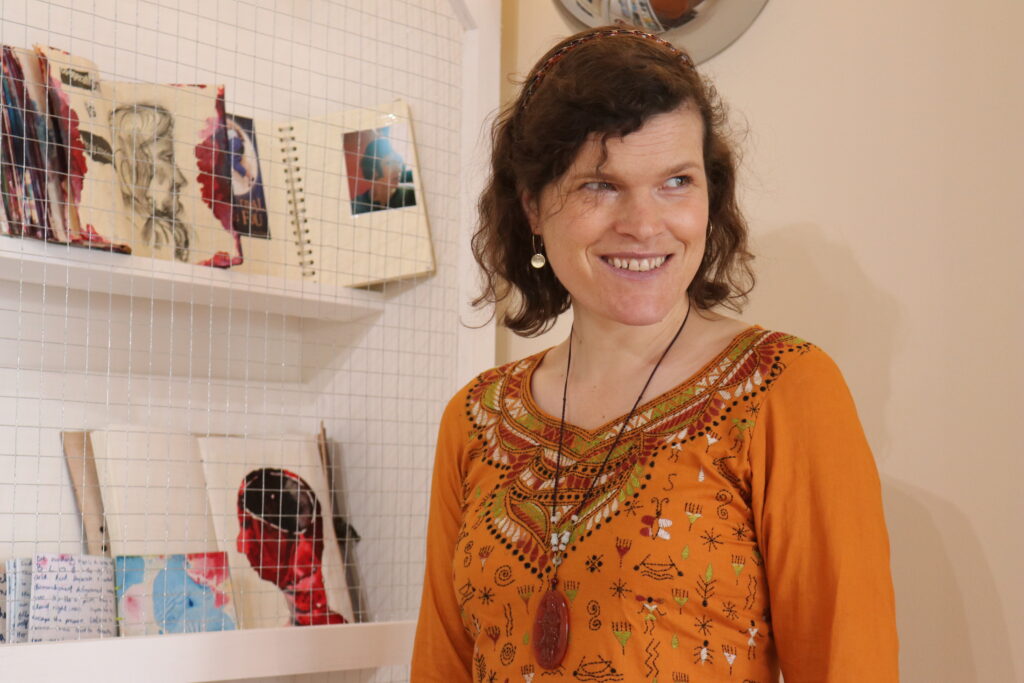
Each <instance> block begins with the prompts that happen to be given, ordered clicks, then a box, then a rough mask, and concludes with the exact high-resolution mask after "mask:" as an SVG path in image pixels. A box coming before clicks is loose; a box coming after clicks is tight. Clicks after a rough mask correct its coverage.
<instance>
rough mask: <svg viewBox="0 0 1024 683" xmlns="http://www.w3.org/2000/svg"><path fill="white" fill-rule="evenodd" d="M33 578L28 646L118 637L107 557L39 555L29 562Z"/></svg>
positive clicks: (111, 579) (110, 573) (112, 573)
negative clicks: (31, 644)
mask: <svg viewBox="0 0 1024 683" xmlns="http://www.w3.org/2000/svg"><path fill="white" fill-rule="evenodd" d="M31 572H32V579H31V582H32V587H31V597H30V599H29V609H28V641H29V642H32V643H38V642H46V641H58V640H80V639H83V638H102V637H110V636H115V635H117V620H116V616H115V603H114V562H113V560H111V559H110V558H109V557H96V556H94V555H68V554H52V553H42V554H37V555H35V556H34V557H33V558H32V564H31Z"/></svg>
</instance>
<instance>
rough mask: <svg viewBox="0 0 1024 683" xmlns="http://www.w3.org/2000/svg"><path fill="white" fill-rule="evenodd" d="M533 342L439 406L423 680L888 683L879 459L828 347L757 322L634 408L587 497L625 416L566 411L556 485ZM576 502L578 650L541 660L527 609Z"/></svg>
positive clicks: (566, 586)
mask: <svg viewBox="0 0 1024 683" xmlns="http://www.w3.org/2000/svg"><path fill="white" fill-rule="evenodd" d="M541 358H542V354H538V355H535V356H531V357H529V358H526V359H524V360H521V361H518V362H515V363H510V364H508V365H505V366H502V367H500V368H496V369H493V370H489V371H488V372H485V373H483V374H482V375H480V376H479V377H477V378H476V380H474V381H473V382H471V383H470V384H469V385H467V386H466V387H465V388H464V389H463V390H461V391H460V392H459V393H458V394H457V395H456V396H455V398H453V399H452V401H451V403H450V404H449V405H448V408H447V410H446V412H445V414H444V417H443V419H442V422H441V428H440V436H439V440H438V448H437V459H436V463H435V470H434V479H433V491H432V498H431V504H430V521H429V526H428V533H427V570H426V577H425V583H424V588H423V601H422V605H421V611H420V619H419V625H418V628H417V633H416V643H415V650H414V654H413V663H412V681H414V683H428V682H435V681H436V682H439V683H441V682H443V683H461V682H463V681H474V682H478V683H479V682H492V681H493V682H496V683H503V682H505V681H510V682H518V681H524V682H525V683H531V682H532V681H534V680H535V679H536V681H537V683H540V682H541V681H627V682H630V683H632V682H638V681H650V682H653V681H663V682H669V681H672V682H678V681H687V682H692V683H697V682H698V681H736V682H737V683H739V682H744V683H769V682H770V681H776V680H778V674H779V670H780V669H781V671H782V673H783V674H784V676H785V680H786V683H808V682H811V681H814V682H816V683H820V682H822V681H828V682H830V683H834V682H839V681H857V682H858V683H863V682H864V681H871V682H872V683H888V682H890V681H896V680H897V678H898V673H897V671H898V669H897V639H896V627H895V616H894V601H893V589H892V581H891V578H890V573H889V548H888V540H887V535H886V530H885V523H884V520H883V517H882V501H881V495H880V486H879V480H878V474H877V472H876V469H875V464H874V461H873V459H872V457H871V453H870V451H869V450H868V445H867V443H866V441H865V439H864V435H863V432H862V431H861V427H860V424H859V422H858V419H857V415H856V410H855V408H854V406H853V402H852V400H851V397H850V394H849V391H848V390H847V388H846V385H845V383H844V381H843V379H842V376H841V375H840V373H839V371H838V369H837V368H836V366H835V364H834V363H833V362H832V361H831V359H830V358H829V357H828V356H827V355H826V354H825V353H824V352H822V351H821V350H820V349H818V348H816V347H814V346H812V345H810V344H808V343H807V342H804V341H802V340H800V339H797V338H795V337H792V336H789V335H785V334H781V333H777V332H770V331H766V330H764V329H762V328H760V327H751V328H749V329H748V330H746V331H745V332H743V333H742V334H740V335H739V336H738V337H736V338H735V339H734V340H733V341H732V343H731V344H730V345H729V346H728V347H727V348H726V349H725V350H724V351H723V352H722V353H721V354H720V355H719V356H718V357H717V358H715V359H714V360H713V361H711V362H710V363H709V364H708V365H706V366H705V367H704V369H702V370H701V371H700V372H698V373H697V374H696V375H694V376H693V377H692V378H690V379H689V380H687V381H686V382H684V383H682V384H680V385H678V386H677V387H675V388H674V389H672V390H671V391H669V392H667V393H665V394H663V395H661V396H658V397H655V398H653V399H651V400H649V401H647V402H646V403H644V404H643V405H641V406H640V408H639V409H638V410H637V413H636V415H635V416H634V418H633V419H632V420H631V424H629V425H627V427H626V429H625V431H624V432H623V435H622V438H621V441H620V442H619V445H618V446H617V447H616V449H615V452H613V453H611V454H610V456H609V457H608V461H607V464H606V465H605V468H604V471H603V473H601V474H600V480H599V481H597V482H595V484H594V486H593V490H592V491H591V493H590V496H589V500H585V503H584V506H583V507H582V508H580V507H579V501H580V500H581V498H584V493H585V492H586V491H587V489H588V488H589V487H590V485H591V480H592V479H593V477H594V476H595V475H597V474H598V470H599V469H600V467H599V466H600V464H601V462H602V461H603V460H604V459H605V456H606V453H607V452H608V449H609V447H611V445H612V443H613V442H614V441H615V437H616V435H617V433H618V431H619V428H620V426H621V419H622V418H620V419H619V421H617V422H611V423H609V424H607V425H604V426H602V427H601V428H599V429H597V430H594V431H587V430H584V429H579V428H577V427H574V426H573V425H570V424H567V425H565V431H564V436H563V439H564V440H563V455H562V457H563V463H562V466H561V473H562V474H561V480H560V482H559V487H558V500H557V501H552V495H553V493H554V486H553V479H554V472H555V467H554V463H555V458H556V454H557V451H558V431H559V420H558V417H557V416H552V415H549V414H546V413H544V412H543V411H541V410H540V409H539V408H538V407H537V405H536V404H535V403H534V401H533V399H532V397H531V395H530V378H531V375H532V373H533V370H534V368H536V367H537V364H538V362H539V361H540V359H541ZM553 505H554V506H555V507H556V508H557V509H558V511H559V515H558V519H560V520H562V522H561V523H559V524H554V525H553V524H552V522H551V517H552V506H553ZM574 513H575V514H576V515H578V518H579V521H578V524H577V525H576V526H575V529H574V531H573V532H572V536H571V538H570V539H569V541H568V546H567V548H566V550H565V555H564V562H563V564H562V565H561V567H560V569H559V572H558V576H559V583H560V589H561V590H563V591H564V593H565V595H566V597H567V598H568V601H569V603H570V623H571V631H570V636H569V645H568V651H567V653H566V656H565V659H564V660H563V662H562V666H561V667H560V668H559V669H555V670H553V671H548V670H546V669H542V668H541V667H540V666H539V664H538V663H537V661H536V658H535V656H534V653H533V650H532V648H531V645H530V638H531V635H532V630H533V619H534V617H535V613H536V609H535V608H536V605H537V603H538V602H539V600H540V597H541V596H542V595H543V593H544V591H545V590H547V588H548V584H549V578H550V574H551V571H552V567H551V563H550V560H549V557H550V554H549V544H550V539H551V535H552V533H553V532H554V533H558V534H561V533H562V532H563V531H564V530H566V529H570V528H572V523H571V521H570V518H571V515H572V514H574Z"/></svg>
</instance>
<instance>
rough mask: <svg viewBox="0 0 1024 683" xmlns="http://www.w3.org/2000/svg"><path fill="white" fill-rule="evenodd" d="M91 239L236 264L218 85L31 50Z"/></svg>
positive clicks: (136, 250)
mask: <svg viewBox="0 0 1024 683" xmlns="http://www.w3.org/2000/svg"><path fill="white" fill-rule="evenodd" d="M36 50H37V52H38V53H39V54H40V55H41V57H42V58H43V60H44V62H43V63H44V64H45V67H46V70H47V73H46V76H47V82H48V84H49V88H50V90H51V92H52V95H51V98H50V99H51V101H53V102H54V107H53V108H54V110H55V111H56V112H57V120H58V126H57V128H58V129H59V130H60V133H61V137H62V139H63V140H65V141H66V143H65V144H66V148H67V149H68V155H69V158H70V159H71V161H70V162H69V164H68V183H67V184H68V187H69V188H70V192H69V196H70V198H71V203H72V204H73V205H74V206H75V208H76V210H77V212H78V215H79V218H80V223H81V226H82V227H81V229H80V231H81V232H82V233H83V235H85V236H86V237H87V238H88V239H89V240H90V241H95V242H98V243H105V244H111V245H117V246H118V247H119V248H121V249H122V250H124V248H125V247H127V248H129V249H130V250H131V253H133V254H135V255H137V256H149V257H153V258H159V259H165V260H173V261H178V262H182V263H191V264H197V265H205V266H217V267H230V266H234V265H238V264H240V263H241V262H242V259H243V256H242V253H241V242H240V239H239V235H237V234H236V233H235V232H234V230H233V229H232V226H231V205H230V189H229V187H228V166H227V163H228V156H227V153H226V152H227V138H226V135H227V131H226V122H225V115H224V88H223V86H217V85H205V84H200V85H180V84H171V85H163V84H155V83H128V82H117V81H106V80H104V79H102V78H101V76H100V72H99V69H98V67H97V66H96V64H94V63H92V62H90V61H89V60H86V59H82V58H80V57H75V56H73V55H70V54H68V53H66V52H64V51H62V50H58V49H55V48H48V47H42V46H37V47H36Z"/></svg>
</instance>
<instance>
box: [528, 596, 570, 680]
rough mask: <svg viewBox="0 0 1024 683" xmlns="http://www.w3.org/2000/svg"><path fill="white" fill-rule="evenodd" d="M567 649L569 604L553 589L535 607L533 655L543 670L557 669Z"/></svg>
mask: <svg viewBox="0 0 1024 683" xmlns="http://www.w3.org/2000/svg"><path fill="white" fill-rule="evenodd" d="M568 647H569V603H568V602H567V601H566V599H565V596H564V595H562V594H561V593H560V592H558V591H557V590H555V589H552V590H549V591H548V592H547V593H545V594H544V597H542V598H541V599H540V604H539V605H537V618H536V619H534V621H533V654H534V655H535V656H536V657H537V663H538V664H540V665H541V666H542V667H543V668H545V669H557V668H558V667H559V666H560V665H561V663H562V660H563V659H565V651H566V650H567V649H568Z"/></svg>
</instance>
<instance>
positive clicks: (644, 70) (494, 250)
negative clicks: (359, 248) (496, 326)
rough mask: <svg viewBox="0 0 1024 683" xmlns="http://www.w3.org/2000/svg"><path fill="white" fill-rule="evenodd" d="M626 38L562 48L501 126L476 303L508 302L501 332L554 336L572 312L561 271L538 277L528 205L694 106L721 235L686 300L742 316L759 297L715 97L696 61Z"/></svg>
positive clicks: (476, 244) (714, 222)
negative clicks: (601, 155) (596, 141)
mask: <svg viewBox="0 0 1024 683" xmlns="http://www.w3.org/2000/svg"><path fill="white" fill-rule="evenodd" d="M621 28H622V27H602V28H594V29H589V30H586V31H582V32H580V33H578V34H576V35H574V36H570V37H569V38H566V39H565V40H563V41H562V42H560V43H559V44H558V45H555V46H554V47H553V48H551V50H550V51H549V52H548V53H547V54H546V55H544V57H542V58H541V59H540V61H539V62H538V63H537V65H536V66H534V68H533V70H532V71H531V72H530V75H529V77H528V78H527V80H526V81H525V85H524V87H523V88H522V90H521V91H520V93H519V96H518V97H517V98H516V99H515V101H513V102H512V103H510V104H509V105H507V106H506V107H505V108H504V109H503V110H502V111H501V113H500V114H499V116H498V118H497V120H496V121H495V122H494V127H493V129H492V142H493V148H492V155H491V177H490V180H489V182H488V184H487V187H486V188H485V189H484V192H483V194H482V195H481V197H480V201H479V205H478V209H479V213H480V223H479V226H478V228H477V230H476V232H475V233H474V235H473V242H472V247H473V254H474V256H475V257H476V261H477V263H478V264H480V267H481V269H482V270H483V273H484V287H483V292H482V293H481V294H480V296H479V297H477V298H476V299H475V300H474V302H473V303H474V305H476V306H480V305H484V304H487V303H497V302H499V301H505V300H508V306H507V310H506V311H505V314H504V315H503V316H502V323H503V324H505V325H506V326H507V327H508V328H510V329H511V330H513V331H515V332H516V333H517V334H521V335H524V336H533V335H537V334H540V333H542V332H544V331H545V330H547V329H548V328H550V327H551V325H552V324H553V323H554V321H555V319H556V318H557V317H558V315H559V314H561V313H563V312H565V311H566V310H567V309H568V308H569V305H570V303H571V299H570V296H569V292H568V291H567V290H566V289H565V287H563V286H562V283H561V282H559V280H558V278H557V277H556V276H555V273H554V271H552V269H551V268H550V267H549V268H541V269H535V268H531V267H530V257H531V256H532V255H533V252H534V250H533V247H532V238H533V233H532V232H531V230H530V223H529V220H528V219H527V217H526V213H525V211H524V210H523V206H522V202H521V200H520V198H521V197H522V196H523V194H524V193H526V195H527V196H533V197H537V196H540V193H541V190H543V188H544V187H546V186H547V185H548V184H549V183H553V182H555V181H557V180H558V179H559V178H560V177H561V176H562V174H564V173H565V172H566V171H567V170H568V169H569V167H570V166H571V165H572V162H573V161H574V160H575V158H576V156H577V154H578V153H579V151H580V148H581V147H582V146H583V144H584V143H585V142H586V141H587V139H588V138H589V137H590V136H591V135H593V134H597V135H598V136H600V140H601V141H602V143H604V142H605V141H607V140H608V139H609V138H618V137H624V136H626V135H629V134H630V133H632V132H634V131H636V130H638V129H640V128H641V127H642V126H643V125H644V123H645V122H646V121H647V120H648V119H650V118H651V117H653V116H656V115H658V114H663V113H666V112H670V111H673V110H675V109H676V108H678V107H679V106H681V105H683V104H689V105H691V106H693V107H695V108H696V110H697V111H698V112H699V113H700V117H701V120H702V121H703V123H704V165H705V172H706V174H707V179H708V203H709V207H708V208H709V222H710V225H711V226H713V229H712V230H711V231H710V235H709V236H708V239H707V243H706V246H705V252H704V258H703V261H702V262H701V264H700V266H699V268H698V269H697V272H696V274H695V275H694V278H693V281H692V282H691V283H690V286H689V288H688V290H687V291H688V293H689V296H690V297H691V298H692V299H693V302H694V303H695V304H696V305H697V307H698V308H700V309H708V308H711V307H713V306H716V305H719V304H721V305H724V306H726V307H729V308H732V309H733V310H736V311H739V310H740V307H741V305H742V304H743V302H744V301H745V300H746V295H747V293H749V292H750V290H751V288H752V287H753V283H754V275H753V271H752V270H751V268H750V261H751V260H752V259H753V256H752V255H751V253H750V252H749V251H748V249H747V224H746V221H745V219H744V218H743V215H742V213H741V212H740V209H739V206H738V205H737V202H736V157H735V154H734V152H733V149H732V144H731V143H730V141H729V139H728V136H727V132H726V114H725V108H724V106H723V105H722V103H721V101H720V100H719V98H718V94H717V92H716V91H715V88H714V86H713V85H711V83H710V82H708V81H706V80H705V79H704V78H702V77H701V75H700V74H698V73H697V71H696V70H695V69H694V68H693V66H692V65H691V63H690V61H689V58H688V57H687V56H686V55H685V53H682V52H681V51H679V50H677V49H675V48H672V47H671V46H669V45H667V44H664V43H663V41H661V40H659V39H657V38H654V37H653V36H647V35H642V34H640V32H639V31H636V32H629V31H622V30H621ZM538 73H539V74H540V75H539V76H538Z"/></svg>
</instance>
